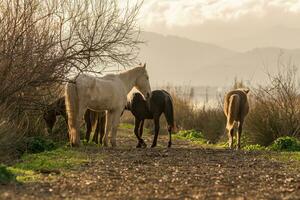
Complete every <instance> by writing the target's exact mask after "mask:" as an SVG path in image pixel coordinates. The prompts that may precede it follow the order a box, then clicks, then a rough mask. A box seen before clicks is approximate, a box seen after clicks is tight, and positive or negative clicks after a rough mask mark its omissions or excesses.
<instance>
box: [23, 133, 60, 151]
mask: <svg viewBox="0 0 300 200" xmlns="http://www.w3.org/2000/svg"><path fill="white" fill-rule="evenodd" d="M25 144H26V149H25V151H26V152H27V153H40V152H43V151H50V150H53V149H55V144H54V142H53V141H52V140H50V139H46V138H43V137H29V138H26V139H25ZM21 151H22V150H21Z"/></svg>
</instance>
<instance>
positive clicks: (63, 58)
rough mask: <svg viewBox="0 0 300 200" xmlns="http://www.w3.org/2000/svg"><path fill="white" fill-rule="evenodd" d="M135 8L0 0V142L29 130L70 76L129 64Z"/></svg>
mask: <svg viewBox="0 0 300 200" xmlns="http://www.w3.org/2000/svg"><path fill="white" fill-rule="evenodd" d="M139 8H140V5H136V6H133V7H131V8H129V7H128V8H127V9H125V10H120V8H119V7H118V1H117V0H81V1H73V0H63V1H57V0H31V1H28V0H0V27H1V29H0V83H1V84H0V113H1V115H0V129H1V134H0V141H1V143H3V140H2V139H1V137H6V136H5V135H7V134H8V133H9V134H13V132H15V133H16V134H18V135H22V134H20V133H19V132H35V130H33V129H32V128H34V127H37V126H40V125H41V123H39V122H40V121H41V120H40V118H39V115H40V114H41V112H42V110H43V108H44V106H45V105H47V104H48V103H50V102H51V101H53V100H54V99H56V98H57V96H59V95H60V94H61V91H62V88H63V87H62V85H63V84H64V83H65V82H66V81H69V78H70V77H72V76H76V75H78V74H80V73H94V74H95V73H96V74H101V73H103V72H104V71H106V72H107V71H110V70H113V69H117V68H112V67H113V66H116V67H118V66H124V67H126V66H129V65H131V64H132V63H133V62H134V60H135V58H136V56H137V53H138V51H139V47H138V45H139V44H140V40H139V37H138V36H139V28H138V27H137V24H136V16H137V13H138V11H139ZM27 119H28V120H27ZM23 122H24V123H25V122H26V123H25V124H26V126H25V127H23V126H19V124H23ZM9 127H13V128H11V129H10V128H9ZM26 127H27V128H26ZM25 128H26V129H25ZM5 130H7V131H5ZM9 130H11V131H9ZM17 132H18V133H17ZM7 137H8V136H7Z"/></svg>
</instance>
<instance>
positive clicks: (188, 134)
mask: <svg viewBox="0 0 300 200" xmlns="http://www.w3.org/2000/svg"><path fill="white" fill-rule="evenodd" d="M173 138H176V139H181V140H189V141H192V142H194V143H197V144H207V140H206V139H205V138H204V136H203V134H202V133H201V132H198V131H196V130H181V131H179V132H178V133H177V134H175V135H173Z"/></svg>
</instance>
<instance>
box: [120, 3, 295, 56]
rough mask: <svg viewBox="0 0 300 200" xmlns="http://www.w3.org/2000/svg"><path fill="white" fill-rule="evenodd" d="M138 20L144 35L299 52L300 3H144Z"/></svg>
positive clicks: (240, 47) (237, 47) (246, 47)
mask: <svg viewBox="0 0 300 200" xmlns="http://www.w3.org/2000/svg"><path fill="white" fill-rule="evenodd" d="M120 1H121V2H125V1H124V0H120ZM129 2H130V3H134V2H136V0H131V1H129ZM139 20H140V24H141V27H142V29H143V30H146V31H152V32H158V33H163V34H172V35H178V36H183V37H187V38H190V39H193V40H198V41H202V42H207V43H215V44H217V45H220V46H223V47H226V48H230V49H234V50H242V51H245V50H249V49H251V48H255V47H262V46H279V47H283V48H300V36H299V34H300V0H144V5H143V7H142V10H141V13H140V16H139Z"/></svg>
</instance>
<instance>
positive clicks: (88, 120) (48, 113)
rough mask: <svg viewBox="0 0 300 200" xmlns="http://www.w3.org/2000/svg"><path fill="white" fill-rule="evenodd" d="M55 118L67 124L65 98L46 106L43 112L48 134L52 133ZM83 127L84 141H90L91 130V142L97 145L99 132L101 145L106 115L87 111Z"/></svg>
mask: <svg viewBox="0 0 300 200" xmlns="http://www.w3.org/2000/svg"><path fill="white" fill-rule="evenodd" d="M56 116H62V117H63V118H64V119H65V121H66V124H68V118H67V114H66V105H65V97H61V98H59V99H58V100H56V101H55V102H53V103H52V104H50V105H49V106H47V108H46V110H45V111H44V114H43V118H44V120H45V122H46V125H47V130H48V133H52V129H53V127H54V124H55V123H56ZM84 120H85V125H86V134H85V139H86V140H87V141H89V140H90V135H91V132H92V129H93V131H94V136H93V138H92V140H93V141H94V142H95V143H97V144H98V141H99V132H100V143H101V144H102V137H103V135H104V131H105V123H106V115H105V112H94V111H91V110H87V111H86V113H85V115H84Z"/></svg>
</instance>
